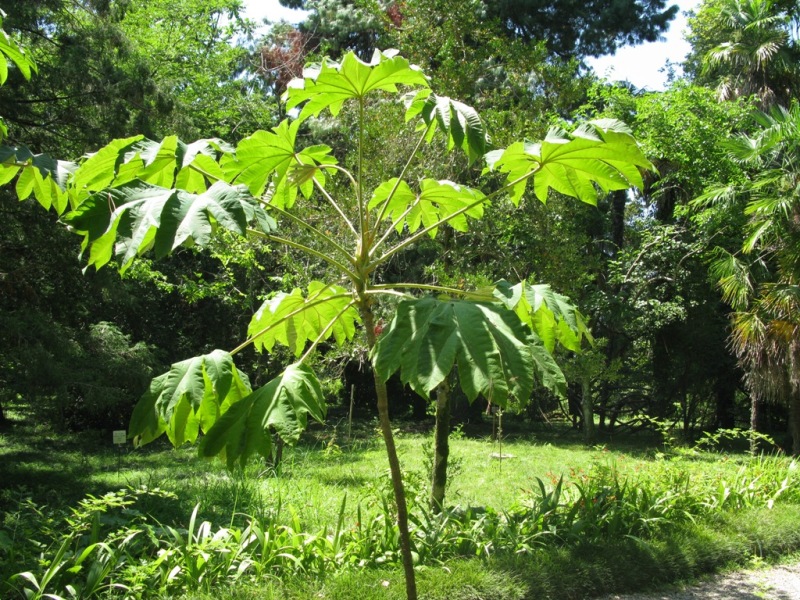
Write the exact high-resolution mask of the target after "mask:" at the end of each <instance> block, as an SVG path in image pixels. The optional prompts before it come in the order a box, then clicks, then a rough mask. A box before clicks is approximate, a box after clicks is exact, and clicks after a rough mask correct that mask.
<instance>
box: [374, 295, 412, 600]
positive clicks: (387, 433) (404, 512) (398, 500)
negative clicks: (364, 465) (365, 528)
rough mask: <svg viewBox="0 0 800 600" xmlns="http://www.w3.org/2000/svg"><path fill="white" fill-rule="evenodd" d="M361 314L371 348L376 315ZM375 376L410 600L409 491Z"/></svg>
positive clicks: (382, 386) (380, 382)
mask: <svg viewBox="0 0 800 600" xmlns="http://www.w3.org/2000/svg"><path fill="white" fill-rule="evenodd" d="M361 318H362V319H363V321H364V329H365V330H366V335H367V343H368V345H369V347H370V348H372V347H373V346H374V345H375V340H376V336H375V318H374V316H373V314H372V310H371V309H370V307H369V306H364V305H363V304H362V308H361ZM372 375H373V378H374V379H375V393H376V395H377V397H378V420H379V422H380V426H381V433H382V434H383V443H384V444H385V445H386V456H387V458H388V459H389V471H390V472H391V475H392V488H393V490H394V501H395V504H396V505H397V527H398V529H399V530H400V554H401V556H402V557H403V571H404V573H405V580H406V598H407V600H417V580H416V575H415V573H414V559H413V557H412V556H411V536H410V535H409V533H408V506H407V504H406V493H405V489H404V488H403V475H402V473H401V471H400V460H399V459H398V457H397V447H396V446H395V443H394V435H393V434H392V424H391V421H389V394H388V392H387V390H386V383H384V381H383V380H382V379H381V378H380V376H379V375H378V373H377V372H376V371H375V369H374V368H373V369H372Z"/></svg>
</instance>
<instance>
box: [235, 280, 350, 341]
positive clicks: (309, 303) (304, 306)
mask: <svg viewBox="0 0 800 600" xmlns="http://www.w3.org/2000/svg"><path fill="white" fill-rule="evenodd" d="M329 287H330V286H326V287H324V288H322V289H321V290H319V292H317V294H316V296H313V297H312V298H316V297H318V296H319V295H320V294H321V293H322V292H323V291H325V290H326V289H328V288H329ZM349 297H350V294H334V295H333V296H326V297H325V298H322V299H321V300H311V299H307V301H306V302H304V303H303V304H302V306H300V307H299V308H296V309H295V310H293V311H292V312H290V313H289V314H286V315H284V316H283V317H281V318H280V319H279V320H278V321H275V322H274V323H270V324H269V325H267V326H266V327H264V329H262V330H261V331H259V332H258V333H256V334H255V335H252V336H250V337H249V338H247V339H246V340H245V341H243V342H242V343H241V344H239V345H238V346H236V348H234V349H233V350H231V351H230V352H229V353H228V354H230V355H231V356H233V355H235V354H238V353H239V352H241V351H242V350H244V349H245V348H247V347H248V346H249V345H250V344H252V343H253V342H255V341H256V340H257V339H258V338H260V337H261V336H262V335H264V334H265V333H267V332H268V331H269V330H270V329H274V328H275V327H277V326H278V325H281V324H282V323H285V322H286V321H288V320H289V319H292V318H294V317H296V316H297V315H299V314H300V313H301V312H303V311H305V310H308V309H309V308H314V307H315V306H317V305H319V304H324V303H325V302H328V301H329V300H334V299H336V298H349ZM352 305H353V303H352V302H351V303H350V304H349V305H348V306H352ZM342 313H344V311H342ZM336 318H337V319H338V318H339V315H337V316H336Z"/></svg>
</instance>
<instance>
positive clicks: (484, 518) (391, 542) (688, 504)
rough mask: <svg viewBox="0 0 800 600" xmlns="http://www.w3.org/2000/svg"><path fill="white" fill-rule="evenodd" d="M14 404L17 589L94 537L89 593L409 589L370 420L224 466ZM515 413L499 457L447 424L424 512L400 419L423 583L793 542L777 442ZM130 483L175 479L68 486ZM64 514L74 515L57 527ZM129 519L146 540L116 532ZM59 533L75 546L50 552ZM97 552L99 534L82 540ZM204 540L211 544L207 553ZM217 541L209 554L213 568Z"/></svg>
mask: <svg viewBox="0 0 800 600" xmlns="http://www.w3.org/2000/svg"><path fill="white" fill-rule="evenodd" d="M17 417H18V418H17V421H16V422H15V423H14V425H13V426H12V427H11V428H10V429H7V430H5V431H3V432H0V482H1V483H0V511H2V513H0V517H1V518H2V520H1V521H0V586H4V587H0V596H3V597H6V596H8V597H23V596H22V595H20V593H21V590H22V588H23V587H25V585H27V586H28V588H29V589H30V587H31V586H32V585H33V584H30V583H29V582H28V584H26V583H25V581H23V580H22V579H21V578H19V577H16V578H14V577H12V576H13V575H14V573H18V572H21V571H31V572H32V573H33V574H34V575H36V573H37V572H38V573H39V574H38V575H37V579H36V581H37V585H40V587H41V591H42V592H48V591H52V590H50V589H45V586H44V585H43V584H42V580H43V577H44V575H45V574H46V573H47V567H48V565H53V564H55V563H56V562H57V560H59V559H60V560H62V561H63V562H64V563H65V567H64V570H63V571H64V572H66V571H68V570H69V569H68V566H69V565H67V559H69V560H73V561H74V560H76V559H75V556H78V555H79V554H80V553H79V552H78V549H80V548H84V549H85V548H86V547H88V544H89V543H94V542H98V541H99V542H104V543H107V544H108V547H109V552H110V550H111V548H112V547H114V548H119V549H120V552H121V553H122V554H124V556H125V559H124V560H120V559H119V557H118V556H116V555H115V556H116V558H114V561H116V562H114V563H113V564H114V565H115V566H114V569H110V568H109V573H110V575H108V577H107V578H106V579H105V580H104V581H105V582H106V583H104V584H103V586H104V587H99V588H98V590H97V591H96V593H95V592H92V593H94V594H95V595H94V597H107V596H108V597H125V596H126V595H127V596H128V597H144V596H148V594H152V593H155V590H156V589H160V590H161V592H160V593H161V595H163V593H164V590H169V595H171V596H173V597H179V596H182V597H186V598H198V599H200V598H208V599H210V598H212V597H213V598H308V597H320V598H342V599H344V598H352V597H359V598H363V599H369V598H401V597H403V584H402V575H401V570H400V568H399V563H398V560H397V554H396V540H395V539H394V538H393V536H394V530H393V526H392V515H391V512H392V509H391V505H390V503H389V502H388V499H389V498H390V497H391V495H390V482H389V476H388V467H387V465H386V460H385V456H384V453H383V448H382V442H381V441H380V438H379V435H378V432H377V430H376V428H375V427H374V426H373V424H371V423H361V424H359V425H358V427H357V428H356V431H354V433H353V436H352V439H347V436H346V435H345V434H344V432H343V431H342V428H341V427H338V428H332V427H326V428H321V427H317V428H313V429H312V430H311V431H310V432H309V433H308V434H307V435H306V436H305V437H304V439H303V440H302V442H301V443H300V444H299V445H298V446H297V447H296V448H286V449H285V451H284V457H283V462H282V464H281V465H280V466H279V468H278V469H277V470H274V469H269V468H267V467H266V466H264V465H263V464H256V463H253V464H252V465H251V466H249V467H248V469H247V470H246V471H245V472H244V473H242V472H235V473H229V472H227V471H226V470H225V469H224V467H223V465H222V463H220V462H211V461H205V460H202V459H200V458H198V457H197V455H196V451H195V450H194V449H193V448H182V449H179V450H173V449H171V448H169V447H167V446H166V445H165V444H163V443H154V444H151V445H150V446H148V447H145V448H142V449H138V450H133V449H131V448H129V447H126V448H124V449H119V448H117V447H115V446H113V444H112V441H111V435H110V434H109V433H83V434H79V435H77V434H76V435H65V434H56V433H54V432H52V431H48V430H46V429H44V428H41V427H36V426H34V425H31V424H30V423H28V422H26V421H25V420H24V419H22V418H21V416H19V415H17ZM510 429H511V430H512V431H514V432H513V433H511V434H510V435H508V436H507V438H506V439H504V441H503V444H502V453H503V454H504V455H511V456H512V458H506V459H504V460H502V461H501V460H497V459H496V458H493V456H492V455H497V454H499V452H500V445H499V444H498V443H497V442H494V441H492V440H491V439H490V438H489V436H488V431H483V430H481V429H477V430H475V431H474V432H471V435H469V436H467V435H464V434H462V433H460V432H458V433H456V434H455V435H454V436H453V439H452V441H451V474H452V478H451V484H450V487H449V488H448V492H447V504H448V506H449V510H448V511H446V513H445V515H444V516H443V517H439V518H435V517H433V516H432V515H431V514H430V513H429V511H427V510H426V506H425V498H426V494H427V485H428V474H427V473H428V464H429V462H430V458H429V450H428V448H429V447H430V444H431V439H430V435H429V434H428V433H425V432H420V431H419V428H418V427H417V428H416V431H412V430H411V428H408V430H406V429H405V428H403V427H402V426H401V427H400V430H399V431H398V449H399V452H400V457H401V461H402V464H403V468H404V471H405V474H406V484H407V488H408V494H409V496H410V497H411V501H412V507H413V508H412V513H413V515H412V517H413V518H412V521H413V523H414V528H415V531H416V534H415V544H416V547H417V551H418V553H419V556H420V564H419V579H420V590H421V592H422V593H421V597H424V598H447V599H448V600H458V599H468V598H472V599H478V598H497V599H512V598H519V599H521V598H547V597H552V598H584V597H591V596H592V595H594V594H601V593H606V592H610V591H622V590H631V589H645V588H649V587H653V586H657V585H663V584H668V583H670V582H674V581H676V580H678V579H682V578H689V577H693V576H697V575H699V574H702V573H706V572H710V571H714V570H718V569H721V568H724V567H726V566H729V565H735V564H743V563H745V562H747V561H748V560H751V559H753V558H757V559H759V560H761V559H763V558H766V559H774V558H777V557H780V556H783V555H786V554H789V553H792V552H795V551H797V550H798V549H800V484H798V476H797V475H796V469H795V465H794V463H793V462H791V461H790V460H789V459H786V458H778V457H774V458H759V459H752V458H751V457H749V456H748V455H746V454H743V453H733V452H728V453H701V452H695V451H691V452H690V451H680V452H679V451H672V452H664V451H663V448H659V447H658V446H657V445H655V444H654V440H653V439H652V438H648V437H644V436H643V437H635V436H633V437H627V438H620V439H606V440H604V441H603V442H602V443H600V444H598V445H597V446H594V447H592V448H586V447H584V446H583V445H582V444H581V443H580V440H579V437H578V436H577V434H576V433H574V432H573V431H571V430H568V429H566V428H563V427H559V426H548V427H543V426H538V427H537V428H535V429H533V430H530V428H527V427H522V426H519V427H518V429H517V430H515V428H514V427H513V425H512V426H510ZM517 431H518V432H517ZM562 480H563V481H562ZM143 488H147V489H148V490H151V491H152V490H154V489H160V490H163V491H165V492H169V494H142V493H140V494H138V495H136V498H135V502H134V500H131V504H130V506H128V505H124V506H123V501H121V500H115V502H119V503H120V505H119V506H114V507H111V506H109V505H108V504H109V503H111V501H101V504H103V502H105V504H103V508H102V511H101V510H100V509H98V508H97V505H95V504H92V505H86V504H85V503H84V504H79V502H80V501H81V500H82V499H84V498H86V497H87V495H92V496H94V497H102V496H103V495H104V494H106V493H110V492H116V491H118V490H121V489H134V490H136V489H139V490H141V489H143ZM134 495H135V494H134ZM121 497H122V496H119V497H118V498H121ZM125 502H127V500H125ZM87 506H88V508H87ZM75 507H78V511H77V512H75V511H74V509H75ZM195 507H197V509H196V517H195V518H194V519H192V518H191V516H192V513H193V510H194V509H195ZM98 515H100V516H98ZM65 518H70V519H72V521H71V522H70V523H72V525H71V526H72V527H73V528H74V529H75V533H74V534H65V532H64V523H65V521H64V519H65ZM81 519H85V522H84V521H81ZM203 522H207V526H206V525H202V526H201V525H199V524H200V523H203ZM251 523H258V524H259V525H260V526H261V527H262V528H263V530H264V532H267V529H269V532H271V533H268V534H267V535H266V537H267V538H269V537H270V535H271V536H272V538H270V539H274V540H282V541H280V544H282V545H280V544H278V542H275V543H276V544H278V545H276V546H274V547H272V546H270V548H271V549H272V550H270V551H273V550H274V552H275V553H276V555H284V554H285V555H292V556H293V558H291V559H285V560H284V559H280V560H277V559H274V557H269V558H268V557H267V554H268V553H267V551H266V550H263V549H262V551H261V552H260V553H255V554H254V552H255V551H254V550H253V549H252V547H251V546H252V544H251V546H248V547H247V550H246V552H245V550H244V548H245V546H246V544H245V542H244V541H242V540H243V538H242V537H241V533H242V531H246V532H250V533H252V532H253V531H256V530H255V529H247V527H248V525H250V524H251ZM81 527H84V529H81ZM203 527H207V531H206V529H203ZM136 528H139V529H141V530H142V531H146V532H147V533H142V534H141V535H139V537H138V538H137V539H144V538H145V537H146V536H149V537H148V538H147V539H148V540H149V541H148V542H147V544H145V543H143V542H140V541H139V542H135V543H134V542H130V541H129V540H127V541H126V538H124V536H121V534H120V533H119V532H120V531H127V532H132V531H134V530H136ZM170 528H172V529H171V530H170ZM220 531H224V532H225V533H224V535H223V534H222V533H219V534H218V535H217V538H219V539H217V540H216V541H214V540H213V539H212V537H213V536H214V534H215V532H220ZM187 532H188V533H187ZM237 532H238V533H237ZM201 534H202V536H201ZM65 535H71V537H69V538H67V537H64V536H65ZM162 535H163V536H165V537H164V538H163V539H162V538H161V537H159V536H162ZM236 535H239V537H238V538H237V537H236ZM104 536H105V537H104ZM115 536H117V537H115ZM203 536H205V537H203ZM134 537H135V536H134ZM125 544H129V546H126V545H125ZM137 544H138V545H137ZM203 544H206V545H205V546H203ZM226 544H227V545H226ZM265 544H266V542H265ZM62 546H63V547H66V548H69V552H66V551H65V553H64V554H62V555H60V556H59V555H58V550H59V548H61V547H62ZM223 547H224V548H223ZM263 548H266V545H264V546H263ZM240 550H241V552H240ZM103 552H105V549H104V547H103V546H100V547H98V548H93V549H92V550H91V553H92V556H93V557H95V558H93V559H92V560H94V561H95V563H98V562H102V561H101V560H100V557H101V555H102V553H103ZM197 552H200V554H201V555H203V554H202V553H203V552H205V553H207V554H208V556H211V558H210V559H209V558H205V559H203V560H202V561H200V563H202V564H201V566H200V567H198V566H197V565H198V564H200V563H198V561H197V560H196V555H195V554H193V553H197ZM39 555H42V557H43V558H42V559H40V558H39ZM245 555H246V556H247V557H249V558H246V559H245V558H244V557H245ZM70 556H72V558H70ZM103 556H105V555H103ZM164 556H166V558H164ZM203 556H205V555H203ZM159 557H160V558H159ZM187 557H194V558H191V560H190V558H187ZM104 560H106V563H108V564H111V562H109V561H111V559H109V558H107V557H106V558H105V559H104ZM215 560H219V561H222V562H221V563H220V564H221V565H222V566H219V567H214V569H215V570H213V571H212V570H211V567H210V566H209V565H212V564H216V563H215V562H214V561H215ZM159 561H160V562H159ZM170 561H174V564H173V563H170ZM225 561H227V562H225ZM248 561H249V562H248ZM281 561H283V562H281ZM87 562H88V561H87ZM106 563H103V564H106ZM117 563H119V565H122V566H116V565H117ZM70 564H72V563H70ZM242 565H244V566H242ZM631 565H636V568H631ZM167 566H169V569H167ZM78 567H79V568H77V570H75V573H80V572H87V571H88V569H86V568H84V569H83V571H81V568H80V565H78ZM98 568H99V567H98ZM175 569H177V571H176V570H175ZM204 569H205V570H204ZM225 569H228V570H227V571H226V570H225ZM231 569H232V570H231ZM237 569H238V575H237V574H236V573H234V572H233V571H236V570H237ZM171 572H172V573H173V575H172V579H170V573H171ZM175 573H177V574H175ZM82 576H83V575H81V577H82ZM70 577H71V578H72V579H69V578H70ZM115 577H116V579H115ZM59 578H60V579H59ZM76 578H77V579H76ZM73 579H74V580H75V581H78V580H80V581H83V580H82V579H80V577H78V575H75V574H72V575H69V576H67V575H63V573H62V572H59V573H58V574H57V576H54V577H53V578H52V579H51V581H52V584H51V585H52V586H55V587H57V585H58V582H59V581H61V582H62V583H63V582H65V581H67V580H69V581H72V580H73ZM113 582H117V584H119V585H120V586H122V585H125V586H126V587H127V589H128V591H127V592H126V591H124V590H123V588H122V587H108V586H109V585H112V584H113ZM234 583H235V585H233V584H234ZM63 585H66V583H63ZM81 585H83V584H81ZM137 586H139V587H137ZM158 586H162V587H161V588H159V587H158ZM86 589H87V588H86V587H84V595H85V596H87V597H91V594H87V593H86V591H85V590H86ZM14 594H17V595H16V596H15V595H14ZM158 595H159V594H156V595H155V596H152V595H151V596H150V597H157V596H158Z"/></svg>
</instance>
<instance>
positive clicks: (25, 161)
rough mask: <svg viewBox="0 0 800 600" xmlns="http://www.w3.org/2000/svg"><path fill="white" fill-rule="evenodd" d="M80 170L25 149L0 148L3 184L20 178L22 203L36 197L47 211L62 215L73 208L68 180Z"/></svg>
mask: <svg viewBox="0 0 800 600" xmlns="http://www.w3.org/2000/svg"><path fill="white" fill-rule="evenodd" d="M76 168H77V165H76V164H75V163H71V162H66V161H63V160H56V159H54V158H53V157H51V156H48V155H47V154H33V153H32V152H31V151H30V150H29V149H28V148H26V147H25V146H2V147H0V185H5V184H7V183H9V182H10V181H12V180H13V179H14V177H17V176H19V177H18V178H17V183H16V192H17V196H18V197H19V199H20V200H25V199H27V198H29V197H30V196H31V195H33V197H34V198H36V200H37V201H38V202H39V204H41V205H42V206H43V207H44V208H46V209H50V208H52V209H54V210H55V211H56V212H57V213H59V214H61V213H62V212H63V211H64V210H66V208H67V207H68V206H69V196H68V194H67V191H66V187H67V180H68V178H69V177H70V175H71V174H72V173H73V172H74V171H75V169H76Z"/></svg>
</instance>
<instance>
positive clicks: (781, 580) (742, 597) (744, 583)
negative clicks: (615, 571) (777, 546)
mask: <svg viewBox="0 0 800 600" xmlns="http://www.w3.org/2000/svg"><path fill="white" fill-rule="evenodd" d="M690 599H692V600H701V599H702V600H800V563H795V564H791V565H781V566H776V567H770V568H767V569H759V570H754V571H736V572H734V573H728V574H725V575H718V576H716V577H714V578H712V579H709V580H708V581H705V582H703V583H699V584H696V585H692V586H687V587H685V588H683V589H680V590H677V591H671V592H660V593H651V594H620V595H611V596H603V597H602V598H601V599H598V600H690Z"/></svg>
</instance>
